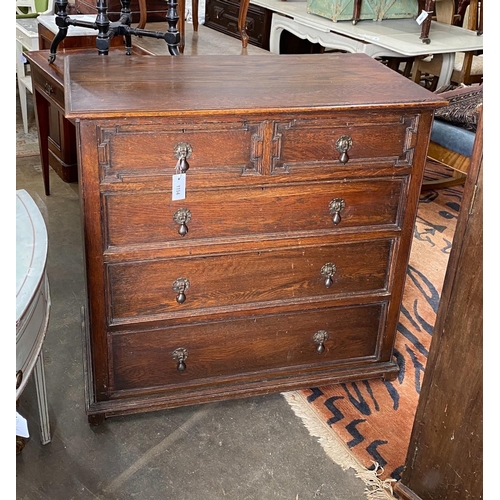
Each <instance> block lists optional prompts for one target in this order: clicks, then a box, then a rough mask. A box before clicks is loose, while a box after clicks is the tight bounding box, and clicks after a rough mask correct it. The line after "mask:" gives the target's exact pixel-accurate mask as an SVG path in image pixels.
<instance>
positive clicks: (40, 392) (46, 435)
mask: <svg viewBox="0 0 500 500" xmlns="http://www.w3.org/2000/svg"><path fill="white" fill-rule="evenodd" d="M33 374H34V377H35V386H36V396H37V400H38V412H39V415H40V427H41V441H42V444H47V443H50V440H51V437H50V422H49V405H48V401H47V389H46V385H45V370H44V368H43V351H40V355H39V356H38V360H37V362H36V364H35V369H34V370H33Z"/></svg>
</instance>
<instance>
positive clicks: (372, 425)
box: [284, 164, 463, 499]
mask: <svg viewBox="0 0 500 500" xmlns="http://www.w3.org/2000/svg"><path fill="white" fill-rule="evenodd" d="M442 173H443V169H442V168H441V167H438V166H436V165H433V164H428V165H427V168H426V177H427V178H435V177H438V176H439V175H442ZM462 191H463V188H462V186H459V187H453V188H448V189H441V190H436V191H427V192H423V193H422V194H421V196H420V203H419V208H418V215H417V222H416V227H415V231H414V238H413V244H412V250H411V255H410V262H409V267H408V272H407V279H406V285H405V292H404V296H403V304H402V309H401V315H400V322H399V326H398V333H397V337H396V343H395V351H394V355H395V358H396V360H397V363H398V365H399V368H400V371H399V376H398V377H397V379H396V380H394V381H391V382H388V381H387V382H386V381H383V380H381V379H376V380H366V381H361V382H350V383H345V384H335V385H330V386H323V387H314V388H311V389H307V390H302V391H296V392H287V393H284V396H285V398H286V399H287V401H288V402H289V404H290V406H291V407H292V408H293V410H294V411H295V413H296V414H297V415H298V416H300V417H301V418H302V420H303V422H304V424H305V426H306V427H307V428H308V429H309V432H310V433H311V434H312V435H314V436H317V437H318V438H319V441H320V443H321V445H322V446H323V448H324V449H325V451H326V453H327V454H328V455H329V456H330V457H331V458H332V460H334V461H335V462H336V463H337V464H339V465H340V466H342V467H343V468H345V469H347V468H349V467H351V468H353V469H355V471H356V472H357V474H358V475H359V476H360V477H361V478H362V479H364V480H365V483H366V485H367V497H368V498H370V499H379V498H380V499H387V498H393V497H392V496H391V494H392V484H393V483H394V482H395V481H397V480H398V479H399V478H400V476H401V473H402V471H403V469H404V462H405V459H406V452H407V449H408V445H409V441H410V434H411V429H412V424H413V420H414V416H415V411H416V408H417V403H418V398H419V394H420V388H421V386H422V380H423V377H424V374H425V364H426V360H427V355H428V352H429V347H430V344H431V339H432V332H433V326H434V322H435V318H436V312H437V308H438V304H439V298H440V294H441V289H442V285H443V280H444V274H445V271H446V266H447V263H448V257H449V253H450V249H451V244H452V240H453V235H454V231H455V225H456V220H457V216H458V212H459V209H460V202H461V197H462Z"/></svg>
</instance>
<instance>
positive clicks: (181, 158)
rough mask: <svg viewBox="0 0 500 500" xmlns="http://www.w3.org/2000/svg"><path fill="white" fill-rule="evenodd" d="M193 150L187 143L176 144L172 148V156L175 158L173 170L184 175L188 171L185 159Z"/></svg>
mask: <svg viewBox="0 0 500 500" xmlns="http://www.w3.org/2000/svg"><path fill="white" fill-rule="evenodd" d="M192 152H193V148H192V147H191V144H188V143H187V142H178V143H177V144H176V145H175V148H174V155H175V157H176V158H177V165H176V166H175V170H176V171H179V172H180V173H181V174H185V173H186V172H187V171H188V169H189V163H188V162H187V159H188V158H189V157H190V156H191V153H192Z"/></svg>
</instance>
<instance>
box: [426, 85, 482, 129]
mask: <svg viewBox="0 0 500 500" xmlns="http://www.w3.org/2000/svg"><path fill="white" fill-rule="evenodd" d="M443 90H445V91H444V92H443ZM436 94H439V96H440V97H443V98H444V99H446V100H448V104H447V105H446V106H444V107H442V108H439V109H437V110H436V113H435V114H434V116H435V118H439V119H440V120H444V121H447V122H450V123H452V124H453V125H458V126H459V127H463V128H465V129H467V130H471V131H472V132H475V131H476V129H477V120H478V112H479V107H480V106H482V104H483V85H469V86H467V85H462V86H459V87H458V88H455V89H453V90H448V88H444V89H443V88H441V89H438V90H436Z"/></svg>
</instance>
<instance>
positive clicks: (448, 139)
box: [431, 119, 476, 156]
mask: <svg viewBox="0 0 500 500" xmlns="http://www.w3.org/2000/svg"><path fill="white" fill-rule="evenodd" d="M475 137H476V134H475V133H474V132H471V131H470V130H466V129H465V128H463V127H459V126H457V125H452V124H451V123H449V122H447V121H444V120H439V119H435V120H434V123H433V125H432V131H431V141H432V142H435V143H437V144H439V145H440V146H443V147H444V148H447V149H450V150H451V151H454V152H455V153H459V154H461V155H463V156H471V154H472V147H473V145H474V139H475Z"/></svg>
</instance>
